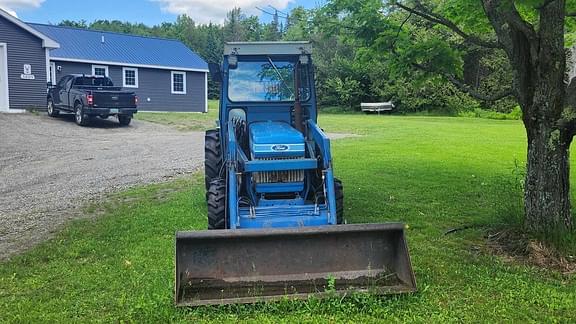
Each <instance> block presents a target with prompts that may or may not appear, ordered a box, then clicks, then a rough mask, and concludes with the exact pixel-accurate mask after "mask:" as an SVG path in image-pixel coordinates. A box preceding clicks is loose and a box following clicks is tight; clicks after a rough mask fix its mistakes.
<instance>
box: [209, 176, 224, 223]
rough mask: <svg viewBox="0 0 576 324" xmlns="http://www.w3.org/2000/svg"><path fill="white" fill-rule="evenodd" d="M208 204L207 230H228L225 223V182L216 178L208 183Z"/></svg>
mask: <svg viewBox="0 0 576 324" xmlns="http://www.w3.org/2000/svg"><path fill="white" fill-rule="evenodd" d="M206 200H207V203H208V229H225V228H228V224H227V222H226V182H224V180H223V179H221V178H216V179H214V180H212V181H211V182H210V187H209V188H208V192H207V193H206Z"/></svg>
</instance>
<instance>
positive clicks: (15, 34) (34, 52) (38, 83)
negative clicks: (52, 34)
mask: <svg viewBox="0 0 576 324" xmlns="http://www.w3.org/2000/svg"><path fill="white" fill-rule="evenodd" d="M0 43H6V44H7V48H8V56H7V59H8V92H9V100H10V109H30V108H40V107H45V106H46V82H47V76H46V52H45V49H44V48H43V47H42V40H41V39H40V38H37V37H36V36H34V35H32V34H30V33H29V32H27V31H25V30H24V29H22V28H20V27H18V26H16V25H15V24H13V23H12V22H10V21H8V20H6V19H5V18H4V17H0ZM24 64H30V65H31V67H32V74H33V75H34V78H35V79H34V80H24V79H22V78H21V77H20V75H21V74H22V73H23V72H24V71H23V70H24Z"/></svg>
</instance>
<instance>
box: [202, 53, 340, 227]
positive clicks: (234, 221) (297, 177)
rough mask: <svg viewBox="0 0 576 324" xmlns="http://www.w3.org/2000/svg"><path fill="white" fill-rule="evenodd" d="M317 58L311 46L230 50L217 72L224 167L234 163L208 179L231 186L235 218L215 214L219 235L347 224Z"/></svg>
mask: <svg viewBox="0 0 576 324" xmlns="http://www.w3.org/2000/svg"><path fill="white" fill-rule="evenodd" d="M311 52H312V47H311V44H310V43H309V42H258V43H249V42H248V43H227V44H226V45H225V47H224V59H223V64H222V70H220V71H218V68H217V67H214V65H212V68H213V71H212V72H213V77H215V78H217V79H220V80H221V102H220V115H219V117H220V121H219V126H220V128H219V130H218V138H219V142H220V146H221V149H222V152H223V155H222V161H228V163H229V164H230V163H233V164H234V166H233V167H231V166H230V165H228V166H224V167H218V169H219V170H218V174H208V173H207V177H206V178H207V179H210V182H211V181H213V180H214V179H217V178H220V179H224V177H225V179H226V180H227V181H228V191H227V193H226V196H227V197H226V199H227V201H228V203H229V204H230V205H229V206H230V207H231V208H230V211H229V212H230V215H221V214H219V215H213V217H212V219H214V220H215V221H217V224H216V222H215V223H214V224H213V225H214V227H215V228H222V226H224V227H225V228H253V227H290V226H292V227H295V226H309V225H328V224H337V223H340V222H342V220H343V217H342V216H343V215H342V208H341V207H342V201H341V200H342V199H341V198H342V196H343V195H342V186H341V184H340V182H339V181H338V180H335V179H334V177H333V173H332V166H331V163H330V161H331V155H330V150H329V147H330V146H329V140H328V138H327V137H326V135H325V134H324V133H323V132H322V131H321V130H320V128H318V126H317V124H316V120H317V111H316V93H315V89H314V86H313V85H314V73H313V72H314V69H313V67H312V57H311ZM214 70H215V71H214ZM220 139H224V140H220ZM217 162H218V161H216V160H214V161H207V163H208V164H215V163H217ZM208 169H210V166H208V167H207V170H208ZM225 173H227V175H224V174H225ZM207 186H208V191H209V193H210V190H209V189H210V188H209V186H210V183H209V182H208V180H207ZM213 186H214V187H218V186H219V185H218V184H213ZM339 197H340V201H338V198H339ZM218 198H219V197H218ZM222 218H223V219H224V221H223V222H222V221H220V219H222Z"/></svg>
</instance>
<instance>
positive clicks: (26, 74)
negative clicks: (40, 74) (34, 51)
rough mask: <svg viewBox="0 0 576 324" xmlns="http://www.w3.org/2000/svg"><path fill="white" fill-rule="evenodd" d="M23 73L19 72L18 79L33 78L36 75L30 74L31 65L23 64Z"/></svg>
mask: <svg viewBox="0 0 576 324" xmlns="http://www.w3.org/2000/svg"><path fill="white" fill-rule="evenodd" d="M23 69H24V73H22V74H20V79H24V80H34V79H36V77H35V76H34V74H32V65H30V64H24V67H23Z"/></svg>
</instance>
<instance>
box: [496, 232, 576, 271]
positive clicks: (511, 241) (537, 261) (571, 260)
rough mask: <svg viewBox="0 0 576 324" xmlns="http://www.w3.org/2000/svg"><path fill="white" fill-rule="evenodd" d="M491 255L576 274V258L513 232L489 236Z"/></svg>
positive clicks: (509, 260) (508, 260)
mask: <svg viewBox="0 0 576 324" xmlns="http://www.w3.org/2000/svg"><path fill="white" fill-rule="evenodd" d="M487 246H488V249H489V251H490V252H491V253H493V254H495V255H497V256H500V257H501V258H502V259H503V260H504V261H506V262H511V263H520V264H525V265H530V266H535V267H538V268H542V269H548V270H553V271H558V272H560V273H562V274H565V275H570V274H576V256H573V255H568V256H566V255H562V254H561V253H560V252H558V251H557V250H556V249H554V248H552V247H549V246H547V245H546V244H544V243H542V242H539V241H536V240H534V239H531V238H528V237H527V236H526V235H525V234H522V233H518V232H515V231H512V230H502V231H498V232H495V233H491V234H488V235H487Z"/></svg>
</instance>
